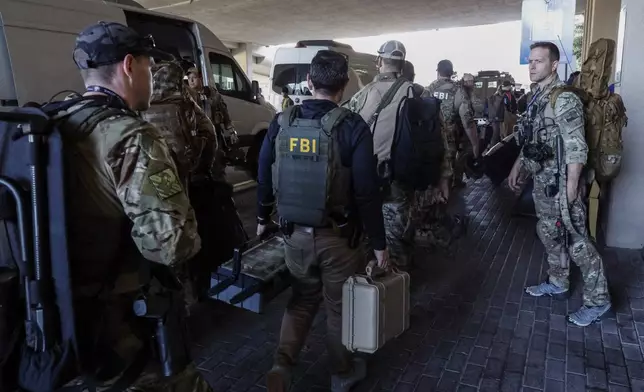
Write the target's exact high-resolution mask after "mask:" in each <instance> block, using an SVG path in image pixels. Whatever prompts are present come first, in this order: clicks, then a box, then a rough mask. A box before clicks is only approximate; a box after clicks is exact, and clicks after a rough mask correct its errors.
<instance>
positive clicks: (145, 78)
mask: <svg viewBox="0 0 644 392" xmlns="http://www.w3.org/2000/svg"><path fill="white" fill-rule="evenodd" d="M159 55H160V53H159V51H158V50H156V49H155V48H154V41H153V40H152V38H151V37H141V36H140V35H139V34H138V33H137V32H136V31H134V30H132V29H131V28H129V27H127V26H125V25H122V24H120V23H110V22H99V23H98V24H95V25H92V26H89V27H87V28H86V29H84V30H83V31H82V32H81V33H80V34H79V35H78V37H77V38H76V47H75V49H74V52H73V59H74V62H75V63H76V65H77V66H78V68H79V69H80V73H81V76H82V78H83V81H84V82H85V87H86V89H87V91H86V93H85V94H84V95H83V97H82V98H73V99H77V100H78V103H77V104H76V105H75V106H72V107H71V108H70V109H68V112H69V113H71V112H75V111H77V110H82V108H90V107H91V105H94V106H95V107H96V108H97V110H98V111H97V112H94V113H92V114H91V116H92V117H93V118H96V119H97V120H96V121H82V122H79V124H80V125H79V126H78V128H79V129H73V127H72V126H69V127H68V128H69V129H67V128H64V129H65V130H66V132H69V133H70V135H73V134H74V132H76V133H77V135H83V137H78V138H75V137H72V138H70V140H68V144H67V147H68V148H67V152H69V153H68V154H66V159H67V163H68V165H69V166H70V167H72V168H73V170H70V171H69V173H68V175H67V177H68V180H69V188H70V189H69V192H68V196H67V198H68V203H70V205H73V208H70V209H69V211H70V217H69V218H70V219H69V222H70V227H69V228H68V231H69V235H70V237H71V238H70V244H74V246H73V247H71V248H70V260H71V277H72V284H73V286H74V302H75V309H76V310H77V312H76V323H77V325H78V326H80V327H77V328H76V331H77V334H78V340H79V344H78V346H79V351H80V357H81V358H78V359H80V360H81V361H82V365H83V370H84V371H85V372H86V373H87V374H101V375H102V378H101V380H94V381H95V382H96V383H98V384H99V385H97V386H98V387H99V388H100V389H103V388H104V387H109V386H111V385H112V383H114V381H115V380H117V379H118V376H119V374H120V373H123V372H124V371H127V369H130V367H131V366H138V365H136V362H138V361H137V360H136V358H137V357H138V355H137V352H139V353H145V351H142V350H143V349H142V347H144V346H145V345H146V343H147V342H145V340H144V339H141V338H140V337H139V336H141V335H137V333H138V332H141V331H142V330H141V329H139V328H140V327H141V325H140V324H138V322H137V321H136V318H134V317H131V316H130V314H131V313H132V305H133V301H134V299H136V298H137V296H138V295H139V294H140V291H141V288H142V287H143V286H144V285H148V284H151V281H150V279H149V277H148V278H147V279H146V278H144V277H143V276H144V275H145V274H141V272H142V271H145V269H146V268H145V267H148V268H151V267H150V266H151V265H154V264H156V265H159V264H160V265H163V266H167V267H170V268H173V269H175V271H177V270H178V271H179V272H180V271H181V270H182V266H184V265H185V263H186V262H187V261H188V260H189V259H190V258H192V257H193V256H194V255H195V254H196V253H197V252H198V251H199V249H200V246H201V241H200V238H199V235H198V234H197V224H196V220H195V214H194V211H193V209H192V206H191V205H190V201H189V200H188V195H187V194H186V190H185V184H182V183H181V181H180V175H179V171H178V170H177V165H176V163H175V161H174V160H173V158H172V155H171V151H170V148H169V147H168V144H167V143H166V141H165V140H164V138H163V136H162V135H161V133H160V132H159V130H158V129H157V128H155V127H154V126H153V125H152V124H150V123H148V122H146V121H144V120H143V119H141V118H140V117H139V116H138V114H137V113H136V111H144V110H146V109H148V107H149V106H150V95H151V93H152V91H151V90H152V74H151V67H152V65H153V64H154V59H153V56H159ZM97 103H98V105H97ZM100 111H110V112H109V114H110V115H108V116H105V115H101V112H100ZM103 114H104V113H103ZM88 124H89V125H88ZM63 127H65V125H63ZM113 275H118V279H106V277H109V276H113ZM143 331H145V330H143ZM135 332H136V333H135ZM145 333H146V334H147V332H145ZM175 337H177V338H181V337H184V336H175ZM132 364H135V365H132ZM157 365H158V364H157ZM124 369H125V370H124ZM104 380H109V381H104ZM83 382H84V380H81V379H78V380H76V381H72V382H71V383H70V385H77V384H82V383H83ZM141 388H143V389H144V390H146V391H159V392H160V391H174V392H179V391H188V392H200V391H210V387H209V386H208V384H207V383H206V382H205V380H203V378H201V376H200V375H199V373H198V372H197V370H196V367H195V366H194V364H190V365H188V366H187V367H186V368H185V369H184V370H183V371H182V372H181V373H179V374H178V375H176V376H175V377H170V378H164V377H162V375H161V374H160V373H159V374H157V373H156V372H155V371H154V366H152V367H149V368H146V370H145V371H144V374H143V375H142V376H141V377H139V379H138V380H137V381H136V382H135V383H134V385H133V386H132V389H127V390H128V391H129V390H132V391H138V390H141Z"/></svg>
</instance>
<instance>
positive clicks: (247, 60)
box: [233, 42, 255, 80]
mask: <svg viewBox="0 0 644 392" xmlns="http://www.w3.org/2000/svg"><path fill="white" fill-rule="evenodd" d="M233 57H234V58H235V60H237V62H238V63H239V65H240V66H241V67H242V70H244V72H246V75H247V76H248V79H250V80H253V64H254V63H255V62H254V61H253V44H252V43H250V42H247V43H240V44H239V46H238V47H237V49H235V50H233Z"/></svg>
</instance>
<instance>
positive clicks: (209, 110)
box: [186, 67, 239, 146]
mask: <svg viewBox="0 0 644 392" xmlns="http://www.w3.org/2000/svg"><path fill="white" fill-rule="evenodd" d="M186 74H187V75H188V85H189V86H190V88H191V89H192V92H193V98H194V99H195V101H197V103H199V105H201V107H202V108H203V110H204V112H206V114H207V115H208V117H210V119H211V120H212V123H213V124H215V129H216V130H217V134H218V136H219V137H220V144H221V145H222V146H227V144H226V141H225V137H226V136H228V137H229V138H230V142H231V143H232V144H235V143H237V141H238V140H239V138H238V136H237V131H236V130H235V126H234V125H233V122H232V120H231V119H230V114H228V106H226V102H225V101H224V98H223V97H222V96H221V93H220V92H219V91H218V90H217V88H216V87H215V86H204V84H203V79H202V77H201V73H200V72H199V70H198V69H197V68H195V67H192V68H190V69H189V70H188V72H186Z"/></svg>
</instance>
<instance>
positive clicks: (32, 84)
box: [0, 0, 275, 165]
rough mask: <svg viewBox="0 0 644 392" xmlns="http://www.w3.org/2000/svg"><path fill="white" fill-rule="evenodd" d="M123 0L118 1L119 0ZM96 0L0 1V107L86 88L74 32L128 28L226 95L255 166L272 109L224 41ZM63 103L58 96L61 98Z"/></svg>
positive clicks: (184, 23) (183, 23)
mask: <svg viewBox="0 0 644 392" xmlns="http://www.w3.org/2000/svg"><path fill="white" fill-rule="evenodd" d="M121 1H122V0H121ZM129 3H130V4H132V6H126V5H123V4H117V3H114V2H108V1H97V0H29V1H25V0H0V106H18V105H23V104H25V103H26V102H29V101H33V102H39V103H42V102H47V101H49V100H50V98H51V97H52V96H53V95H54V94H56V93H58V92H60V91H61V90H73V91H78V92H82V91H84V86H83V82H82V79H81V77H80V74H79V72H78V70H77V69H76V65H75V64H74V62H73V60H72V51H73V48H74V41H75V38H76V35H77V34H78V33H79V32H80V31H81V30H83V29H84V28H85V27H87V26H89V25H91V24H94V23H96V22H98V21H99V20H103V21H109V22H119V23H123V24H127V25H128V26H130V27H131V28H133V29H134V30H136V31H138V32H139V33H140V34H142V35H147V34H152V36H153V37H154V40H155V43H156V45H157V47H159V48H161V49H163V50H165V51H167V52H169V53H172V54H173V55H175V56H176V57H179V58H188V59H191V60H194V62H195V63H196V64H198V66H199V68H200V69H201V70H202V71H203V75H207V76H208V77H207V78H204V83H205V84H209V85H212V84H213V83H217V84H218V85H219V86H220V91H221V93H222V94H223V95H224V96H225V100H226V104H227V105H228V110H229V111H230V116H231V118H232V121H233V123H234V125H235V128H236V129H237V132H238V134H239V137H240V144H241V145H242V146H249V147H250V148H249V149H248V153H247V156H246V158H247V162H248V163H249V164H251V165H256V162H257V154H258V153H259V147H260V146H261V142H262V141H263V138H264V135H265V133H266V130H267V129H268V125H269V124H270V122H271V120H272V119H273V117H274V116H275V110H274V109H273V108H272V107H270V105H268V104H266V103H262V102H261V100H259V99H258V97H259V85H258V84H257V82H255V81H253V82H252V83H251V82H250V81H249V80H248V78H247V77H246V74H245V73H244V72H243V71H242V70H241V68H240V67H239V65H238V64H237V62H236V61H235V59H234V58H233V57H232V55H231V53H230V51H229V50H228V49H227V48H226V46H224V44H223V43H222V42H221V41H220V40H219V39H218V38H217V37H216V36H215V34H213V33H212V32H211V31H210V30H208V29H207V28H206V27H205V26H203V25H202V24H200V23H199V22H195V21H193V20H190V19H186V18H181V17H177V16H171V15H167V14H162V13H158V12H153V11H148V10H145V9H144V8H143V7H141V6H138V4H137V3H135V2H133V1H130V2H129ZM59 99H62V96H61V97H59Z"/></svg>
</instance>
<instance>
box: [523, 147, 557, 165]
mask: <svg viewBox="0 0 644 392" xmlns="http://www.w3.org/2000/svg"><path fill="white" fill-rule="evenodd" d="M523 156H524V157H526V158H527V159H530V160H531V161H535V162H537V163H542V162H544V161H546V160H548V159H550V158H552V157H553V156H554V152H553V151H552V147H550V146H549V145H547V144H545V143H528V144H526V145H525V146H524V147H523Z"/></svg>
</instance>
